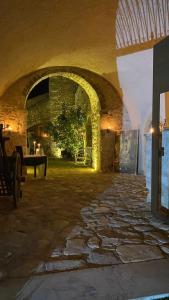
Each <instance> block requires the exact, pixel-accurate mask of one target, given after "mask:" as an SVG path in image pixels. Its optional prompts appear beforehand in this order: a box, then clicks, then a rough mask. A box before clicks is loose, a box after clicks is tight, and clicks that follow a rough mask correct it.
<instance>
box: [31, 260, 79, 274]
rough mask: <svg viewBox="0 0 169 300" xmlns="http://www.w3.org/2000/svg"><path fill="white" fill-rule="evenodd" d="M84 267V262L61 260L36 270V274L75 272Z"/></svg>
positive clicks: (43, 265) (44, 264)
mask: <svg viewBox="0 0 169 300" xmlns="http://www.w3.org/2000/svg"><path fill="white" fill-rule="evenodd" d="M82 266H84V261H83V260H60V261H55V262H47V263H43V264H42V265H40V266H39V267H38V268H37V269H36V273H45V272H55V271H65V270H74V269H78V268H80V267H82Z"/></svg>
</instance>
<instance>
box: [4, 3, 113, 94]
mask: <svg viewBox="0 0 169 300" xmlns="http://www.w3.org/2000/svg"><path fill="white" fill-rule="evenodd" d="M117 3H118V1H117V0H113V1H112V0H99V1H98V0H71V1H70V0H62V1H59V0H24V1H23V0H15V1H14V0H5V1H1V3H0V43H1V46H0V58H1V59H0V72H1V80H0V94H2V92H3V91H4V90H5V89H6V88H7V87H9V85H10V84H11V83H12V82H13V81H15V80H16V79H17V78H19V77H21V76H23V75H25V74H27V73H29V72H32V71H34V70H37V69H40V68H43V67H49V66H61V65H63V66H66V65H67V66H77V67H83V68H86V69H90V70H93V71H95V72H98V73H100V74H102V73H103V72H110V71H112V66H113V63H112V65H111V66H110V61H112V53H113V51H112V49H113V48H114V47H115V13H116V8H117Z"/></svg>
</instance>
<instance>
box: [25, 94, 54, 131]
mask: <svg viewBox="0 0 169 300" xmlns="http://www.w3.org/2000/svg"><path fill="white" fill-rule="evenodd" d="M26 108H27V111H28V118H27V128H28V129H29V128H31V127H33V126H36V125H39V124H42V123H45V122H48V121H49V120H50V111H49V94H48V93H47V94H43V95H39V96H37V97H34V98H31V99H29V100H27V102H26Z"/></svg>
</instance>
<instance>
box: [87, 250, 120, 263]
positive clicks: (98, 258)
mask: <svg viewBox="0 0 169 300" xmlns="http://www.w3.org/2000/svg"><path fill="white" fill-rule="evenodd" d="M87 262H88V263H90V264H95V265H111V264H118V263H119V260H118V259H117V258H116V257H115V256H114V255H113V254H112V253H106V252H105V253H104V254H103V253H97V252H93V253H90V254H89V256H88V259H87Z"/></svg>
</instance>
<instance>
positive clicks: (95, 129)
mask: <svg viewBox="0 0 169 300" xmlns="http://www.w3.org/2000/svg"><path fill="white" fill-rule="evenodd" d="M53 76H55V77H56V76H61V77H65V78H67V79H70V80H72V81H74V82H76V83H77V84H79V85H80V86H81V87H82V88H83V89H84V90H85V92H86V94H87V95H88V97H89V100H90V105H91V125H92V167H93V168H94V169H95V170H99V169H100V101H99V97H98V95H97V93H96V91H95V89H94V88H93V87H92V86H91V84H90V83H89V82H87V81H86V80H85V79H84V78H82V77H81V76H79V75H77V74H74V73H69V72H55V73H51V74H48V75H44V76H42V77H41V78H39V79H36V80H35V82H34V83H33V84H32V85H31V87H30V88H29V89H28V90H27V93H26V101H27V98H28V95H29V93H30V92H31V91H32V90H33V88H34V87H35V86H36V85H37V84H38V83H40V82H41V81H43V80H44V79H46V78H49V77H53ZM25 104H26V103H25Z"/></svg>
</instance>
